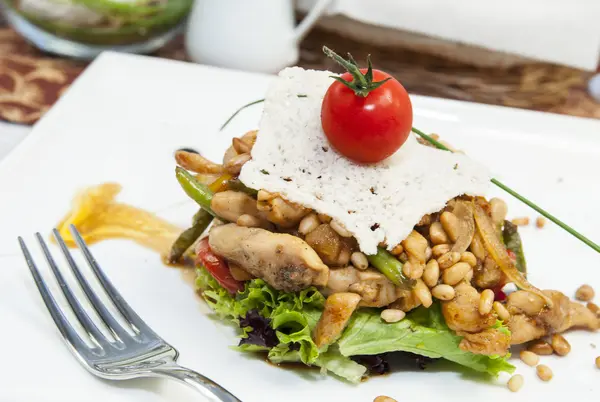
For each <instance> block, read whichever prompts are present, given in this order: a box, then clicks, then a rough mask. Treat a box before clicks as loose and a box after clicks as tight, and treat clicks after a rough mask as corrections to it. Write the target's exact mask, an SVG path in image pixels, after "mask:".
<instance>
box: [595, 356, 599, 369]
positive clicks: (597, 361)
mask: <svg viewBox="0 0 600 402" xmlns="http://www.w3.org/2000/svg"><path fill="white" fill-rule="evenodd" d="M596 367H598V368H599V369H600V356H598V357H596Z"/></svg>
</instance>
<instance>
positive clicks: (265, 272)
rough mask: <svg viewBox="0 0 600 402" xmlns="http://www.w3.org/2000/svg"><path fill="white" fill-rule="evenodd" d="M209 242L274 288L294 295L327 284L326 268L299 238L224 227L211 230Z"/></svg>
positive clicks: (249, 229)
mask: <svg viewBox="0 0 600 402" xmlns="http://www.w3.org/2000/svg"><path fill="white" fill-rule="evenodd" d="M208 240H209V245H210V248H211V250H212V251H213V252H214V253H215V254H217V255H219V256H221V257H223V258H225V259H227V260H228V261H232V262H234V263H235V264H237V265H239V266H240V267H242V268H243V269H244V270H246V271H248V272H249V273H250V274H252V275H254V276H256V277H257V278H262V279H264V280H265V281H266V282H267V283H269V284H270V285H271V286H273V287H274V288H276V289H280V290H283V291H286V292H296V291H299V290H302V289H306V288H307V287H309V286H311V285H315V286H325V285H326V284H327V280H328V277H329V268H328V267H327V265H325V264H323V262H322V261H321V259H320V258H319V256H318V255H317V253H315V251H314V250H313V249H312V248H310V246H309V245H308V244H306V242H305V241H304V240H302V239H300V238H298V237H295V236H292V235H288V234H283V233H271V232H269V231H267V230H264V229H260V228H246V227H241V226H237V225H235V224H227V225H222V226H218V227H216V228H213V229H211V231H210V233H209V238H208Z"/></svg>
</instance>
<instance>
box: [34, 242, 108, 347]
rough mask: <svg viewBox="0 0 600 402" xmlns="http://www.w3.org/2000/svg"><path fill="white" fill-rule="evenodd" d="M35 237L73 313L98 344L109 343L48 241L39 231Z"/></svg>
mask: <svg viewBox="0 0 600 402" xmlns="http://www.w3.org/2000/svg"><path fill="white" fill-rule="evenodd" d="M35 237H36V238H37V240H38V242H39V243H40V247H41V248H42V251H43V252H44V256H45V257H46V261H47V262H48V265H50V268H51V269H52V272H53V273H54V276H55V277H56V281H57V282H58V284H59V285H60V288H61V290H62V292H63V294H64V295H65V298H66V299H67V302H69V305H70V306H71V309H72V310H73V313H75V316H76V317H77V320H79V323H80V324H81V326H82V327H83V329H84V330H85V331H87V333H88V335H89V337H90V338H92V339H93V340H94V341H95V342H96V343H97V344H98V345H101V346H105V345H107V344H108V343H109V341H108V339H106V337H105V336H104V334H102V332H100V330H99V329H98V327H97V326H96V324H94V322H93V321H92V319H91V318H90V316H89V315H88V314H87V313H86V312H85V310H84V309H83V307H82V306H81V303H79V301H78V300H77V298H76V297H75V295H74V294H73V291H72V290H71V287H70V286H69V284H68V283H67V282H66V281H65V278H64V276H63V274H62V272H60V269H59V268H58V266H57V265H56V263H55V262H54V258H52V254H50V250H48V246H47V245H46V242H45V241H44V239H43V238H42V235H40V234H39V233H36V234H35Z"/></svg>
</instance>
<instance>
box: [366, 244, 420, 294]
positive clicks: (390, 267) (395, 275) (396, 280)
mask: <svg viewBox="0 0 600 402" xmlns="http://www.w3.org/2000/svg"><path fill="white" fill-rule="evenodd" d="M367 259H368V260H369V262H370V263H371V265H373V266H374V267H375V268H377V269H378V270H379V272H381V273H382V274H384V275H385V277H386V278H388V279H389V280H390V281H391V282H392V283H393V284H394V285H396V286H399V287H401V288H403V289H406V290H411V289H412V287H413V286H414V285H415V281H414V280H412V279H409V278H407V277H406V276H404V274H403V273H402V263H401V262H400V261H398V259H397V258H396V257H394V256H393V255H392V254H390V253H389V251H387V250H386V249H384V248H381V247H377V254H374V255H368V256H367Z"/></svg>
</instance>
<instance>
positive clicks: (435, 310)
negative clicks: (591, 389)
mask: <svg viewBox="0 0 600 402" xmlns="http://www.w3.org/2000/svg"><path fill="white" fill-rule="evenodd" d="M461 339H462V338H461V337H460V336H458V335H456V334H454V332H452V331H451V330H450V329H449V328H448V326H447V325H446V323H445V322H444V317H443V315H442V312H441V309H440V306H439V304H434V305H433V306H431V307H430V308H428V309H426V308H423V307H421V308H418V309H416V310H414V311H413V312H411V313H409V314H408V315H407V316H406V318H404V319H403V320H402V321H399V322H397V323H393V324H388V323H383V322H382V321H381V317H380V314H379V312H378V311H377V310H359V311H358V312H356V313H354V315H353V316H352V319H351V320H350V323H349V324H348V327H347V328H346V330H345V331H344V334H343V335H342V337H341V338H340V339H339V341H338V343H337V344H338V346H339V348H340V353H341V354H342V355H344V356H354V355H375V354H380V353H386V352H395V351H405V352H412V353H416V354H419V355H422V356H427V357H431V358H444V359H447V360H450V361H453V362H455V363H458V364H460V365H463V366H465V367H469V368H471V369H473V370H475V371H479V372H484V373H488V374H490V375H493V376H497V375H498V374H499V373H500V372H502V371H506V372H509V373H511V372H513V370H514V366H512V365H511V364H510V363H508V362H507V361H506V359H505V358H503V357H496V356H494V357H490V356H484V355H476V354H473V353H470V352H466V351H463V350H461V349H460V348H459V347H458V344H459V343H460V341H461Z"/></svg>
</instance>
